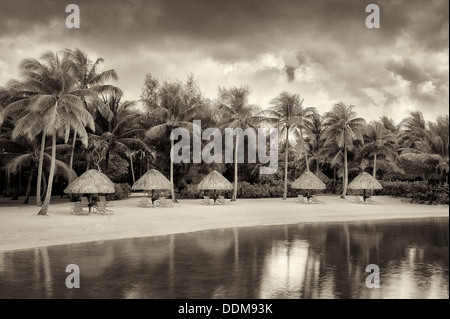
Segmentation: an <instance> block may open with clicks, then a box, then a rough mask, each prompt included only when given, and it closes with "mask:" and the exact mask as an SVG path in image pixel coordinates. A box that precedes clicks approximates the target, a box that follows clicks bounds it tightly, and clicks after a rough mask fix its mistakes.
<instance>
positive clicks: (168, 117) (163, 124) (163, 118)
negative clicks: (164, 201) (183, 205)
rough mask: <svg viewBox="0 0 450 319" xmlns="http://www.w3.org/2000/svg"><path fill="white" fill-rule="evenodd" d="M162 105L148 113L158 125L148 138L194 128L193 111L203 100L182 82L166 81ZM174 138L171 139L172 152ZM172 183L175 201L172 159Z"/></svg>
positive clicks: (160, 95)
mask: <svg viewBox="0 0 450 319" xmlns="http://www.w3.org/2000/svg"><path fill="white" fill-rule="evenodd" d="M159 97H160V105H159V106H158V107H154V108H153V109H151V110H150V111H149V113H148V115H147V117H148V118H151V119H153V120H154V121H156V123H157V124H156V125H154V126H153V127H151V128H150V129H149V130H147V132H146V133H145V135H146V137H147V138H156V137H163V136H167V133H168V132H171V131H172V130H173V129H175V128H177V127H186V128H188V129H192V127H193V124H192V123H191V122H189V120H191V118H192V114H193V112H195V110H196V108H197V107H198V106H199V105H200V103H201V101H197V100H196V101H192V100H191V99H190V98H189V94H188V92H186V90H185V87H183V85H182V83H180V82H176V81H174V82H165V83H164V84H163V85H162V86H161V88H160V90H159ZM173 146H174V140H173V139H170V152H172V150H173ZM170 185H171V189H170V191H171V195H172V201H173V202H174V203H175V202H176V198H175V187H174V177H173V161H172V160H170Z"/></svg>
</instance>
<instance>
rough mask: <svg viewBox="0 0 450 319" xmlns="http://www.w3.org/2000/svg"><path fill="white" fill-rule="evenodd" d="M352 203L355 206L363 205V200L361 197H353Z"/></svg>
mask: <svg viewBox="0 0 450 319" xmlns="http://www.w3.org/2000/svg"><path fill="white" fill-rule="evenodd" d="M353 202H354V203H357V204H364V199H362V198H361V196H358V195H355V196H354V198H353Z"/></svg>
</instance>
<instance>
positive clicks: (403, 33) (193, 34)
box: [0, 0, 449, 120]
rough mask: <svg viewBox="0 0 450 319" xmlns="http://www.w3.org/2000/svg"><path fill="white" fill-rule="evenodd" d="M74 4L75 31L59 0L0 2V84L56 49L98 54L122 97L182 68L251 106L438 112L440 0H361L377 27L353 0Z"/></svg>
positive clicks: (444, 63)
mask: <svg viewBox="0 0 450 319" xmlns="http://www.w3.org/2000/svg"><path fill="white" fill-rule="evenodd" d="M74 3H76V4H77V5H79V7H80V11H81V28H80V29H67V28H66V26H65V18H66V16H67V14H66V13H65V6H66V5H67V3H64V2H61V1H56V0H39V1H37V0H34V1H31V0H28V1H25V0H11V1H9V0H6V1H2V2H1V3H0V85H6V83H7V81H8V80H9V79H11V78H16V77H17V76H18V72H17V65H18V63H19V62H20V60H22V59H23V58H26V57H39V56H40V55H42V53H43V52H45V51H47V50H59V49H63V48H66V47H67V48H80V49H82V50H84V51H86V52H87V53H88V54H89V55H90V56H91V57H92V58H95V57H98V56H101V57H103V58H104V59H105V68H114V69H116V71H117V72H118V74H119V77H120V80H119V82H118V83H117V85H119V86H120V87H121V88H122V89H123V90H124V91H125V97H126V98H127V99H138V98H139V96H140V93H141V88H142V85H143V83H144V78H145V74H146V73H152V74H153V76H155V77H157V78H159V79H160V80H165V79H176V78H178V79H185V78H186V76H187V75H188V74H190V73H193V74H194V76H195V78H196V80H197V81H198V82H199V85H200V87H201V88H202V90H203V91H204V93H205V95H206V96H208V97H210V98H215V97H216V96H217V88H218V87H219V86H220V87H229V86H239V85H248V86H249V87H250V89H251V90H252V96H251V101H252V102H253V103H257V104H260V105H261V106H262V107H267V105H268V103H269V102H270V100H271V99H272V98H274V97H275V96H277V95H278V94H279V93H281V92H283V91H290V92H295V93H298V94H300V95H301V96H302V97H304V98H305V104H307V105H310V106H316V107H317V108H318V109H319V110H320V111H321V112H325V111H328V110H329V109H330V107H331V106H332V105H333V104H334V103H336V102H340V101H342V102H344V103H347V104H353V105H355V106H356V107H357V109H356V110H357V112H358V113H360V114H361V115H363V116H364V117H366V118H368V119H376V118H378V117H380V116H382V115H387V116H389V117H392V118H394V119H396V120H399V119H401V118H402V117H404V116H406V115H407V114H408V112H409V111H413V110H421V111H422V112H423V113H424V115H425V117H426V118H427V119H430V120H431V119H433V118H435V117H436V116H437V115H440V114H444V113H446V112H447V105H448V102H449V101H448V100H449V98H448V95H449V91H448V87H449V85H448V65H449V64H448V44H449V40H448V32H449V31H448V30H449V29H448V28H449V22H448V21H449V20H448V9H449V8H448V7H449V2H448V1H447V0H432V1H423V0H391V1H371V2H370V3H376V4H378V5H379V7H380V15H381V17H380V22H381V28H380V29H368V28H366V26H365V19H366V17H367V13H366V12H365V6H366V5H367V4H368V3H365V2H364V1H360V0H343V1H332V0H326V1H325V0H303V1H297V0H281V1H280V0H246V1H240V0H230V1H223V0H189V1H185V0H171V1H166V0H151V1H144V0H132V1H118V0H117V1H106V0H103V1H98V0H79V1H75V2H74Z"/></svg>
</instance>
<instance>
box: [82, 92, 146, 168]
mask: <svg viewBox="0 0 450 319" xmlns="http://www.w3.org/2000/svg"><path fill="white" fill-rule="evenodd" d="M122 96H123V95H122V92H113V93H110V94H108V95H107V96H103V102H104V103H105V105H107V106H108V107H109V109H110V110H111V113H112V114H113V115H112V117H111V119H110V120H109V121H108V122H107V123H96V132H97V134H91V135H90V138H91V139H95V140H97V142H96V145H97V146H96V147H97V148H99V147H100V148H101V149H102V152H103V154H104V155H105V157H104V168H105V172H106V173H107V172H108V169H109V160H110V155H111V154H112V153H115V154H117V155H120V156H122V157H124V158H126V159H127V160H128V159H129V160H130V161H131V163H130V166H131V170H133V167H132V165H133V163H132V158H131V155H130V154H131V153H132V152H133V150H139V149H144V150H146V151H150V149H149V148H148V146H147V144H145V143H144V142H143V141H142V140H141V138H140V137H141V136H143V134H144V133H145V129H144V128H143V126H142V125H141V122H140V117H141V115H140V114H139V113H137V112H135V111H133V110H132V108H133V107H134V106H135V103H134V102H132V101H121V100H122ZM102 124H103V125H102ZM133 174H134V173H133V172H132V176H133Z"/></svg>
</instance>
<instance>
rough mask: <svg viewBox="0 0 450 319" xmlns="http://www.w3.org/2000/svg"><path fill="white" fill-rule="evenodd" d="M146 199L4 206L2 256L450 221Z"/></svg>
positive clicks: (268, 204) (423, 210)
mask: <svg viewBox="0 0 450 319" xmlns="http://www.w3.org/2000/svg"><path fill="white" fill-rule="evenodd" d="M141 196H142V194H139V193H134V194H132V196H131V197H129V198H127V199H124V200H119V201H113V202H112V203H113V204H114V207H112V208H111V209H112V210H113V211H114V212H115V214H114V215H98V214H91V215H87V216H79V215H71V214H69V209H70V207H71V206H72V203H70V202H69V200H68V199H67V198H66V199H65V200H66V201H67V202H63V203H57V204H51V205H50V210H49V214H50V216H37V215H36V213H37V211H38V208H37V207H36V206H34V205H16V206H7V207H4V206H0V252H6V251H14V250H24V249H32V248H36V247H42V246H55V245H65V244H77V243H84V242H91V241H103V240H115V239H125V238H138V237H151V236H162V235H170V234H179V233H190V232H197V231H203V230H210V229H223V228H234V227H257V226H275V225H287V224H300V223H322V222H355V221H361V222H362V221H375V220H391V219H392V220H394V219H414V218H428V217H447V218H448V217H449V210H448V209H449V206H448V205H439V206H429V205H419V204H408V203H403V202H401V199H400V198H394V197H389V196H377V197H374V199H375V200H376V201H377V202H379V203H380V204H379V205H364V204H356V203H353V202H352V198H353V196H348V197H347V199H345V200H343V199H340V198H339V196H338V195H322V196H320V199H321V200H323V201H325V202H326V204H298V203H296V202H295V198H288V199H287V200H286V201H282V200H281V199H280V198H267V199H266V198H264V199H238V200H237V202H234V203H232V204H231V205H213V206H208V205H201V204H200V199H181V200H180V203H177V204H175V206H174V207H173V208H161V207H158V208H142V207H138V205H137V201H138V200H139V199H140V197H141ZM0 204H1V203H0Z"/></svg>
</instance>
